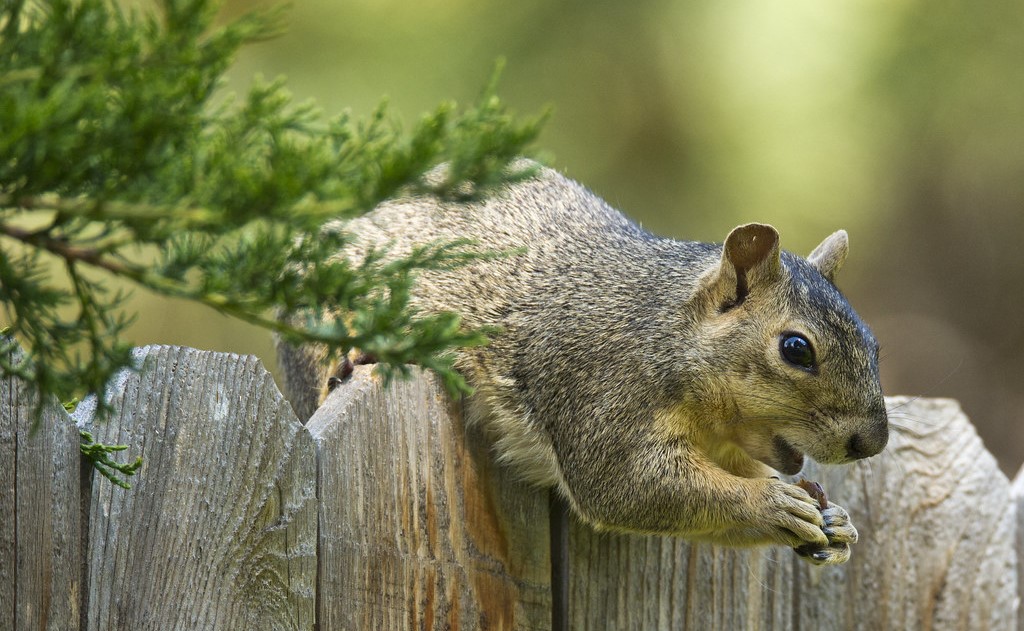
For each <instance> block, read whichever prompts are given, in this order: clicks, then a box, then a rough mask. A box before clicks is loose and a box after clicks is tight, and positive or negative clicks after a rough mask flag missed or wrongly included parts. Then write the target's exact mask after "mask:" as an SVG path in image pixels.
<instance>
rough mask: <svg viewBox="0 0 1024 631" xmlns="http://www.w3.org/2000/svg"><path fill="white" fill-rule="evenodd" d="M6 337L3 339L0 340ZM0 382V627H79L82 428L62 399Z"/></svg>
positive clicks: (11, 380) (7, 381) (5, 380)
mask: <svg viewBox="0 0 1024 631" xmlns="http://www.w3.org/2000/svg"><path fill="white" fill-rule="evenodd" d="M0 339H2V338H0ZM36 404H37V399H36V398H35V397H33V396H32V394H31V392H29V389H28V388H25V387H24V385H23V384H22V383H21V382H20V381H18V380H17V379H14V378H12V377H9V378H0V629H54V630H59V631H64V630H74V629H78V628H79V615H80V611H79V598H80V597H81V576H80V573H81V553H80V549H81V548H80V544H81V541H80V539H81V533H80V524H81V520H80V519H79V479H80V478H79V446H78V445H79V439H78V430H76V429H75V426H74V424H73V423H72V422H71V420H70V419H69V418H68V415H67V413H66V412H65V411H64V408H63V407H62V406H61V405H60V404H59V403H58V402H57V401H47V402H45V403H44V405H43V408H42V417H41V418H39V420H38V424H36V416H35V411H36Z"/></svg>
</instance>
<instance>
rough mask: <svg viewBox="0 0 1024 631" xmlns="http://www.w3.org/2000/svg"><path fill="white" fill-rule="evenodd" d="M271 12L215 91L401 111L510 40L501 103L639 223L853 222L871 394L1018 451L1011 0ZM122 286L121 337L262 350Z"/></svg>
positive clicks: (407, 116)
mask: <svg viewBox="0 0 1024 631" xmlns="http://www.w3.org/2000/svg"><path fill="white" fill-rule="evenodd" d="M256 6H259V5H257V4H254V3H252V2H243V1H241V0H237V1H234V2H229V3H228V4H227V6H226V8H225V14H226V16H230V15H237V14H240V13H242V12H244V11H247V10H249V9H251V8H254V7H256ZM264 6H266V5H264ZM286 16H287V17H286V21H287V32H286V34H285V35H283V36H282V37H280V38H278V39H275V40H272V41H270V42H267V43H263V44H259V45H255V46H251V47H249V48H247V49H245V50H244V51H243V54H242V55H241V57H240V58H239V60H238V63H237V65H236V67H235V68H234V70H233V71H232V74H231V77H232V79H231V83H230V85H229V89H234V90H237V91H241V90H243V89H244V87H245V86H246V85H247V84H248V82H249V80H250V79H251V78H252V77H253V76H254V75H256V74H262V75H264V76H265V77H267V78H274V77H276V76H278V75H282V74H283V75H286V76H287V77H288V84H289V86H290V88H291V90H292V91H293V92H294V94H295V95H296V96H297V97H299V98H300V99H304V98H307V97H308V98H312V99H315V100H316V101H317V102H318V103H319V104H320V105H321V106H322V107H323V108H324V109H325V110H326V111H327V112H328V113H334V112H339V111H341V110H343V109H350V110H351V111H352V112H353V113H354V114H357V115H365V114H368V113H369V112H370V111H371V110H372V109H373V108H374V107H375V106H376V105H377V104H378V103H379V102H380V100H381V98H382V97H384V96H385V95H386V96H387V97H388V98H389V100H390V102H391V103H392V105H393V106H394V109H395V111H396V112H399V113H401V115H402V117H403V118H404V120H406V121H408V122H410V123H411V122H412V121H414V120H415V119H416V118H417V117H418V116H419V115H420V114H421V113H422V112H425V111H427V110H429V109H432V108H433V107H434V106H435V105H437V104H438V103H439V102H440V101H442V100H447V99H455V100H457V101H458V102H460V103H469V102H471V101H472V100H473V99H474V98H475V97H476V95H477V94H478V92H479V90H480V89H481V88H482V87H483V85H484V84H485V82H486V80H487V79H488V77H489V75H490V73H491V70H492V68H493V64H494V62H495V60H496V59H497V58H498V57H501V56H503V57H505V58H506V59H507V66H506V70H505V73H504V77H503V80H502V82H501V85H500V89H499V93H500V94H501V95H502V96H503V98H504V99H505V100H506V101H507V102H508V103H510V104H511V105H512V106H513V107H514V108H515V109H517V110H518V111H519V112H521V113H524V114H526V113H531V114H532V113H536V112H539V111H540V110H541V109H543V108H544V107H545V106H547V105H551V106H553V108H554V115H553V117H552V118H551V119H550V122H549V123H548V124H547V127H546V129H545V132H544V134H543V136H542V138H541V141H540V143H539V146H540V147H542V148H543V149H546V150H547V151H548V152H549V153H550V155H551V156H552V160H551V162H552V166H554V167H555V168H557V169H559V170H561V171H563V172H564V173H566V174H568V175H569V176H570V177H572V178H574V179H577V180H579V181H581V182H583V183H584V184H586V185H587V186H588V187H590V188H591V189H593V190H594V191H595V192H597V193H598V194H599V195H601V196H603V197H604V198H605V199H607V200H608V201H609V202H611V203H612V204H613V205H615V206H617V207H619V208H620V209H622V210H623V211H624V212H626V213H627V214H629V215H630V216H632V217H633V218H635V219H636V220H638V221H640V222H642V223H643V224H644V225H645V226H646V227H648V228H649V229H651V230H652V231H654V232H657V233H659V234H663V235H668V236H674V237H678V238H686V239H699V240H712V241H721V240H722V239H723V238H724V237H725V235H726V234H727V232H728V231H729V229H730V228H732V227H733V226H735V225H736V224H738V223H742V222H747V221H755V220H756V221H762V222H768V223H771V224H773V225H775V226H776V227H777V228H778V229H779V230H780V231H781V233H782V237H783V245H784V247H786V248H787V249H790V250H792V251H794V252H797V253H800V254H807V253H808V252H809V251H810V249H811V248H813V247H814V245H816V244H817V243H818V242H819V241H820V240H821V239H822V238H823V237H825V236H826V235H827V234H829V233H830V232H832V231H833V230H835V229H837V228H845V229H847V230H848V231H849V233H850V237H851V255H850V258H849V259H848V261H847V264H846V268H845V269H844V270H843V273H842V274H841V276H840V279H839V282H840V285H841V287H843V288H844V290H845V291H846V293H847V295H848V296H849V298H850V300H851V302H852V303H853V304H854V306H855V307H856V308H857V309H858V310H859V311H860V312H861V315H862V316H864V317H865V319H866V320H867V321H868V322H869V323H870V324H871V325H872V326H873V328H874V329H875V331H876V333H877V335H878V337H879V338H880V340H881V343H882V348H883V351H882V352H883V357H882V372H883V380H884V385H885V388H886V392H887V393H889V394H921V395H927V396H943V397H955V398H957V399H959V400H960V401H961V402H962V404H963V406H964V408H965V409H966V411H967V412H968V414H969V415H970V416H971V418H972V420H973V421H974V422H975V423H976V425H977V426H978V427H979V432H980V433H981V434H982V437H983V438H984V440H985V443H986V445H987V446H988V447H989V449H990V450H992V451H993V452H994V453H995V454H996V455H997V457H998V458H999V459H1000V462H1001V464H1002V466H1003V468H1004V470H1005V471H1007V472H1008V473H1010V472H1013V471H1015V470H1016V469H1017V467H1018V466H1019V464H1020V463H1021V461H1022V460H1024V423H1021V420H1022V417H1024V391H1022V382H1024V379H1022V378H1024V326H1022V323H1021V318H1022V314H1024V291H1022V288H1024V282H1022V281H1024V258H1022V249H1024V248H1022V245H1021V243H1020V242H1021V239H1022V236H1024V217H1022V215H1024V213H1022V211H1024V29H1022V26H1024V3H1021V2H1011V1H1009V0H997V1H989V0H983V1H982V2H974V3H968V2H965V1H962V0H961V1H960V2H924V1H922V0H895V1H894V0H889V1H885V2H883V1H881V0H874V1H872V0H866V1H862V2H849V1H841V0H840V1H835V2H821V1H820V0H790V1H789V2H785V3H767V2H760V1H754V0H716V1H714V2H712V1H710V0H698V1H690V2H682V1H680V0H675V1H672V2H669V1H647V2H629V3H627V2H621V1H620V2H610V1H595V0H587V1H586V2H584V1H581V0H574V1H563V2H551V1H541V0H519V1H517V2H507V1H502V2H496V1H492V0H420V1H418V2H409V1H406V2H399V1H396V0H351V1H348V2H329V1H327V0H300V1H298V2H296V3H295V4H294V6H293V7H292V8H291V10H290V11H289V12H288V13H287V14H286ZM136 298H137V300H136V304H137V305H138V308H139V309H140V318H139V320H138V323H137V324H136V325H135V327H134V329H133V330H132V334H133V336H134V340H135V341H137V342H140V343H145V342H160V343H177V344H189V345H192V346H197V347H200V348H206V349H216V350H229V351H237V352H252V353H256V354H258V355H259V356H260V357H262V358H263V360H264V363H265V364H267V365H268V367H272V366H274V363H275V362H274V353H273V350H272V346H271V344H270V341H269V337H268V335H267V334H266V333H263V332H261V331H258V330H255V329H252V328H250V327H247V326H245V325H242V324H239V323H236V322H233V321H230V320H228V319H226V318H224V317H221V316H219V315H217V314H215V313H211V312H209V311H207V310H204V309H200V308H197V307H193V306H190V305H183V304H180V303H178V302H174V301H168V300H163V299H154V298H150V297H148V296H146V295H143V294H142V293H141V292H140V293H138V294H137V295H136ZM894 421H895V422H897V423H900V424H903V425H909V426H911V427H915V426H918V425H917V424H918V423H919V421H917V420H914V419H898V418H896V419H894Z"/></svg>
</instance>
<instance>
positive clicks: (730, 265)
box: [718, 223, 782, 306]
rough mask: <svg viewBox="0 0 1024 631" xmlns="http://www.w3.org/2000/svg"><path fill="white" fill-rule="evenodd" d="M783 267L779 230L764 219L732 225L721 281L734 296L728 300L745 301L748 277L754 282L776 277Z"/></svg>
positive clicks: (721, 270)
mask: <svg viewBox="0 0 1024 631" xmlns="http://www.w3.org/2000/svg"><path fill="white" fill-rule="evenodd" d="M781 269H782V261H781V260H780V258H779V233H778V231H777V230H775V228H773V227H771V226H769V225H767V224H763V223H748V224H745V225H742V226H737V227H736V228H733V230H732V232H730V233H729V236H728V237H726V239H725V245H724V246H722V262H721V264H720V265H719V273H718V279H719V282H722V283H726V284H728V285H729V287H723V289H724V290H726V291H727V293H728V294H730V295H731V296H735V298H730V299H729V300H728V301H727V302H728V303H731V304H732V305H733V306H735V305H738V304H739V303H741V302H743V300H744V299H745V298H746V297H747V293H748V292H749V287H750V284H749V279H750V277H751V276H754V277H755V281H754V282H755V284H759V283H761V282H766V281H771V280H774V279H775V278H776V277H777V276H778V275H779V273H780V271H781Z"/></svg>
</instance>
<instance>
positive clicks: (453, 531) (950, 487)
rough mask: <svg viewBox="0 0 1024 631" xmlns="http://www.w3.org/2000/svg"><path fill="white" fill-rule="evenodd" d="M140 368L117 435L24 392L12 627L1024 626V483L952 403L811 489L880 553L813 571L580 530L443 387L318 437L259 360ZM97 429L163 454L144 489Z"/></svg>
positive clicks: (141, 358)
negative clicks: (99, 457)
mask: <svg viewBox="0 0 1024 631" xmlns="http://www.w3.org/2000/svg"><path fill="white" fill-rule="evenodd" d="M136 360H137V362H138V369H137V370H136V371H132V372H126V373H124V374H122V375H120V376H119V377H118V378H117V379H116V380H115V381H114V383H113V384H112V385H111V388H110V390H109V393H108V397H109V398H108V402H109V403H110V405H111V407H112V410H113V411H112V413H111V414H110V415H109V416H108V418H106V419H105V420H103V421H94V420H93V417H92V414H93V410H94V409H95V401H92V402H86V403H84V404H83V405H82V406H80V407H79V409H78V410H77V411H76V413H75V414H74V415H73V416H72V417H69V416H68V415H67V414H66V413H65V412H64V410H63V408H62V407H61V406H60V405H58V404H57V403H56V402H44V405H43V406H42V416H41V419H40V420H39V421H38V424H37V421H36V418H37V416H36V407H37V406H36V403H37V402H36V401H35V400H33V399H32V398H31V396H30V395H29V390H28V389H27V388H25V387H24V386H23V384H21V383H20V382H19V381H18V380H17V379H15V378H13V377H10V378H5V379H2V380H0V462H3V463H4V466H2V467H0V628H3V629H8V628H10V629H59V630H67V629H71V630H75V629H80V630H83V631H85V630H93V629H96V630H105V629H133V630H135V629H160V630H165V629H182V630H184V629H243V630H248V629H260V630H263V629H319V630H327V629H370V630H377V629H385V630H387V629H551V628H552V624H553V623H554V624H555V625H558V626H561V627H565V628H571V629H594V630H596V629H700V630H704V629H751V630H755V629H865V630H868V629H871V630H874V629H1015V628H1020V624H1021V623H1020V622H1019V620H1018V616H1019V615H1021V614H1020V613H1019V606H1018V604H1019V600H1020V597H1019V586H1020V585H1021V578H1020V573H1021V571H1022V566H1021V564H1020V562H1019V558H1020V550H1021V548H1022V539H1024V537H1022V536H1021V531H1022V529H1021V528H1020V527H1018V522H1019V520H1020V519H1022V518H1024V510H1021V509H1020V508H1019V507H1020V504H1021V502H1022V501H1024V499H1022V498H1024V476H1021V475H1018V476H1017V480H1016V481H1015V482H1014V483H1013V484H1012V485H1011V483H1010V481H1009V480H1007V479H1006V477H1005V476H1004V475H1003V474H1002V473H1001V472H1000V471H999V468H998V467H997V465H996V462H995V459H994V458H993V457H992V456H991V455H990V454H989V453H988V452H987V451H986V450H985V448H984V447H983V445H982V443H981V441H980V439H979V438H978V436H977V434H976V432H975V431H974V429H973V427H972V426H971V424H970V422H969V421H968V419H967V418H966V417H965V416H964V414H963V413H962V412H961V411H960V409H959V407H958V405H957V404H956V403H955V402H953V401H948V400H931V399H920V400H908V399H902V398H891V399H889V400H888V403H889V407H890V408H892V409H896V410H898V418H899V419H901V420H898V421H897V422H896V423H894V427H893V430H894V431H893V434H892V438H891V440H890V444H889V446H888V447H887V448H886V450H885V452H883V453H882V454H881V455H880V456H878V457H876V458H873V459H871V460H869V461H866V462H862V463H858V464H856V465H851V466H847V467H829V468H817V467H815V468H812V470H810V471H809V472H808V473H809V476H810V477H812V478H813V479H817V480H819V481H820V482H822V483H823V485H824V487H825V488H826V490H827V491H828V494H829V497H830V498H832V499H834V500H835V501H836V502H837V503H840V504H842V505H844V506H845V507H846V508H847V509H848V510H849V512H850V514H851V518H852V519H853V521H854V523H855V524H856V525H857V526H858V529H859V531H860V534H861V540H860V542H859V543H858V544H856V546H855V548H854V554H853V557H852V559H851V560H850V562H849V563H847V564H845V565H842V566H838V567H829V568H815V567H811V566H809V565H808V564H806V563H804V562H802V561H800V560H799V559H797V558H796V556H795V555H794V554H793V553H792V552H791V551H790V550H786V549H781V548H767V549H750V550H731V549H725V548H719V547H715V546H711V545H704V544H690V543H687V542H685V541H682V540H680V539H675V538H671V537H656V536H628V535H617V534H607V533H597V532H594V531H592V530H591V529H589V528H588V527H586V526H583V525H580V524H578V523H575V522H573V521H572V519H571V518H570V519H569V520H568V522H566V521H565V520H564V519H561V517H560V516H561V515H562V511H561V509H560V507H559V506H558V504H557V502H555V503H549V498H548V494H547V493H546V492H544V491H541V490H537V489H534V488H531V487H528V486H525V485H523V484H521V483H519V482H517V481H516V480H515V479H514V478H513V477H512V476H511V475H509V473H508V472H507V471H505V470H504V469H502V468H501V467H500V466H497V465H495V464H494V462H493V461H492V458H491V456H490V454H489V451H488V447H487V444H488V443H487V440H486V438H485V437H484V436H482V435H480V433H479V432H478V431H477V429H476V428H474V427H467V426H466V425H465V423H464V422H463V418H462V411H461V406H460V405H458V404H457V403H453V402H452V401H451V400H450V399H449V398H448V397H447V396H446V395H445V394H444V392H443V390H442V389H441V388H440V386H439V385H438V383H437V380H436V379H435V378H434V377H433V376H432V375H430V374H429V373H424V372H419V373H417V374H416V375H415V376H414V377H413V378H412V379H411V380H408V381H402V382H396V383H394V384H392V385H391V386H390V387H388V388H385V387H384V386H383V385H382V383H381V382H380V380H379V379H377V378H376V377H375V376H374V374H373V372H372V370H371V369H370V368H369V367H359V368H357V369H356V372H355V374H354V375H353V378H352V380H351V381H349V382H347V383H345V384H344V385H343V386H341V387H339V388H337V389H336V390H335V391H334V392H333V393H332V394H331V396H330V397H329V398H328V400H327V401H326V403H325V404H324V405H323V406H322V407H321V408H320V409H319V410H318V411H317V412H316V414H315V415H314V416H313V418H312V419H310V420H309V422H308V423H306V424H303V423H300V422H299V420H298V419H297V418H295V415H294V413H293V412H292V409H291V406H290V404H289V403H288V402H287V400H285V399H284V398H283V397H282V395H281V394H280V392H279V391H278V389H277V387H276V386H275V384H274V382H273V380H272V379H271V377H270V375H269V374H268V373H267V371H266V370H265V369H264V368H263V366H262V365H261V364H260V362H259V361H258V360H256V359H255V358H253V357H249V356H239V355H230V354H223V353H212V352H205V351H197V350H193V349H188V348H179V347H167V346H158V347H146V348H143V349H139V350H138V351H137V352H136ZM76 421H77V422H78V423H79V424H81V425H87V426H89V428H90V430H91V431H92V432H93V434H94V435H95V436H96V438H97V440H100V441H103V442H107V443H115V442H116V443H125V444H128V445H130V450H129V453H130V454H132V456H135V455H141V456H142V457H143V458H144V464H143V467H142V469H141V470H140V472H139V474H138V475H137V476H136V478H134V479H133V480H132V484H133V487H132V489H131V490H127V491H126V490H122V489H120V488H116V487H114V486H112V485H111V484H110V483H109V482H107V481H106V480H105V479H104V478H102V477H100V476H97V475H95V474H94V473H93V472H92V470H91V469H90V468H87V467H82V466H81V463H80V456H79V454H78V449H77V446H78V432H77V430H76V428H75V426H74V423H75V422H76ZM552 529H554V530H552ZM553 577H554V579H553Z"/></svg>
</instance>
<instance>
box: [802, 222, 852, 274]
mask: <svg viewBox="0 0 1024 631" xmlns="http://www.w3.org/2000/svg"><path fill="white" fill-rule="evenodd" d="M849 251H850V236H849V235H847V234H846V231H845V230H836V231H835V232H833V233H832V234H830V235H829V236H828V237H826V239H825V240H824V241H822V242H821V243H820V244H818V247H816V248H814V251H813V252H811V254H810V256H808V257H807V262H808V263H810V264H811V265H813V266H814V267H816V268H818V271H819V272H821V275H822V276H824V277H825V278H827V279H828V280H829V281H834V280H835V277H836V272H838V271H839V268H841V267H842V266H843V261H845V260H846V254H847V253H848V252H849Z"/></svg>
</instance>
